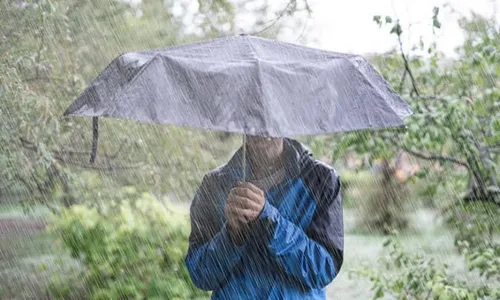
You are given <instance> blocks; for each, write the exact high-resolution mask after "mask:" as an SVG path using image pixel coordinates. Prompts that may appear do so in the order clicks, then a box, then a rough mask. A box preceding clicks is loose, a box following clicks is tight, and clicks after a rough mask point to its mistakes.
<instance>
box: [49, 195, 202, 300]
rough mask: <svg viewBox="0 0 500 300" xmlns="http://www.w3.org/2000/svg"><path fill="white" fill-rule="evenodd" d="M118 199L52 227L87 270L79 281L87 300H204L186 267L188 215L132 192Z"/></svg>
mask: <svg viewBox="0 0 500 300" xmlns="http://www.w3.org/2000/svg"><path fill="white" fill-rule="evenodd" d="M121 196H122V197H123V198H122V199H121V200H120V201H117V202H115V201H110V202H108V203H104V204H100V205H98V206H93V207H91V206H85V205H74V206H72V207H70V208H67V209H64V210H63V211H62V212H61V214H60V215H58V216H57V217H55V219H54V222H53V224H52V225H51V229H52V230H53V231H54V232H56V233H57V236H58V237H59V238H60V240H61V241H62V242H63V244H64V246H65V247H66V248H67V249H68V250H69V252H70V254H71V256H72V257H73V258H75V259H77V260H79V261H80V262H81V263H82V264H83V265H84V266H85V271H84V274H82V275H83V277H82V278H83V281H84V286H85V289H86V290H87V291H88V292H89V294H90V296H91V297H90V298H92V299H196V298H205V297H207V296H208V294H207V293H206V292H204V291H201V290H199V289H197V288H196V287H195V286H194V285H193V284H192V282H191V279H190V277H189V273H188V272H187V270H186V268H185V267H184V255H185V253H186V250H187V246H188V235H189V222H188V216H187V214H186V213H184V212H181V211H178V210H176V209H175V208H174V207H172V206H171V205H169V204H168V203H163V202H161V201H159V200H158V199H157V198H155V197H153V196H152V195H150V194H147V193H143V194H140V195H138V194H137V193H136V192H135V190H134V189H130V188H129V189H126V190H125V191H124V192H123V193H122V194H121ZM62 284H64V283H62ZM52 290H56V289H55V288H54V286H53V287H52Z"/></svg>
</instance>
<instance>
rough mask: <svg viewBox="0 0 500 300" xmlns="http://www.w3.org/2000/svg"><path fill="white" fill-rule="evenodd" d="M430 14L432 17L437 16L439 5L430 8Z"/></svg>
mask: <svg viewBox="0 0 500 300" xmlns="http://www.w3.org/2000/svg"><path fill="white" fill-rule="evenodd" d="M432 14H433V17H437V15H438V14H439V7H437V6H434V8H433V9H432Z"/></svg>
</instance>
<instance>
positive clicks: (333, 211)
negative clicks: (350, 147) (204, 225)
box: [259, 165, 344, 288]
mask: <svg viewBox="0 0 500 300" xmlns="http://www.w3.org/2000/svg"><path fill="white" fill-rule="evenodd" d="M312 172H313V173H314V174H310V175H308V176H309V178H308V179H307V180H305V181H306V184H307V185H308V187H309V189H310V190H311V192H312V193H313V195H314V197H315V199H316V201H317V207H316V212H315V214H314V216H313V219H312V221H311V224H310V226H309V228H308V230H307V233H306V232H304V231H303V230H302V229H301V228H299V227H297V226H296V225H295V224H293V223H292V222H290V221H288V220H286V219H285V218H284V217H282V216H281V215H280V213H279V212H278V210H277V209H276V208H275V207H273V206H272V205H270V204H269V203H268V202H267V201H266V204H265V206H264V209H263V211H262V214H261V216H260V218H259V219H260V220H261V222H259V223H262V221H263V222H265V223H268V224H269V225H270V226H269V227H268V228H270V230H269V236H268V238H269V240H268V245H267V247H268V249H269V252H270V253H271V255H272V256H273V258H274V261H276V262H277V264H278V265H279V266H280V267H281V269H282V270H283V271H284V272H285V273H286V274H288V275H290V276H291V277H293V278H294V279H296V280H298V282H299V283H300V284H301V285H303V286H305V287H307V288H323V287H325V286H326V285H328V284H329V283H330V282H331V281H332V280H333V279H334V278H335V276H336V275H337V274H338V272H339V270H340V268H341V266H342V261H343V240H344V231H343V220H342V199H341V191H340V180H339V177H338V176H337V175H336V173H335V171H334V170H332V169H330V168H327V167H326V166H322V165H320V166H317V167H315V169H314V170H313V171H312Z"/></svg>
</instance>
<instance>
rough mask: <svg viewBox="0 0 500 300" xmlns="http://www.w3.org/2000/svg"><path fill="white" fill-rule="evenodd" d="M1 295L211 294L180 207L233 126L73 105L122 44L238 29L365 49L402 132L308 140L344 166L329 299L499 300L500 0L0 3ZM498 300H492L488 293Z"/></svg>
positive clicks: (236, 141)
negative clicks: (97, 118)
mask: <svg viewBox="0 0 500 300" xmlns="http://www.w3.org/2000/svg"><path fill="white" fill-rule="evenodd" d="M0 16H1V19H0V299H205V298H208V297H209V294H208V293H206V292H203V291H200V290H198V289H196V288H195V287H194V286H193V284H192V283H191V281H190V279H189V276H188V274H187V271H186V270H185V268H184V265H183V260H184V255H185V253H186V249H187V238H188V235H189V232H190V229H189V215H188V213H189V204H190V201H191V199H192V197H193V195H194V192H195V190H196V188H197V186H198V184H199V183H200V182H201V179H202V177H203V175H204V174H205V173H206V172H208V171H209V170H211V169H213V168H215V167H217V166H219V165H221V164H223V163H225V162H226V161H227V160H228V159H229V158H230V156H231V155H232V154H233V153H234V151H236V150H237V148H238V147H239V146H240V145H241V136H237V135H232V134H226V133H223V132H209V131H202V130H195V129H190V128H182V127H175V126H168V125H156V124H139V123H137V122H133V121H124V120H115V119H102V120H101V122H100V125H101V126H100V127H101V128H100V143H99V150H98V155H97V161H96V162H95V163H94V164H89V162H88V161H89V156H90V149H91V141H92V124H91V121H90V120H89V119H85V118H63V117H62V113H63V111H64V110H65V108H66V107H67V106H68V105H69V104H70V103H71V102H72V101H73V99H74V98H76V97H77V96H78V94H79V93H81V92H82V91H83V89H84V88H85V86H86V84H88V83H89V82H90V81H91V80H92V79H93V78H94V77H95V76H96V75H97V74H98V73H99V72H100V71H101V70H102V69H103V68H105V67H106V66H107V65H108V64H109V63H110V61H111V60H112V59H113V58H115V57H116V56H117V55H118V54H120V53H123V52H128V51H135V50H143V49H151V48H165V47H168V46H172V45H178V44H184V43H189V42H195V41H200V40H206V39H209V38H215V37H220V36H225V35H233V34H239V33H248V34H255V35H259V36H263V37H268V38H275V39H279V40H282V41H287V42H292V43H298V44H303V45H308V46H314V47H318V48H322V49H327V50H332V51H338V52H349V53H355V54H361V55H364V56H365V57H367V58H368V59H369V61H370V62H372V63H373V64H374V65H375V67H376V68H377V70H378V71H379V72H380V73H381V74H382V75H383V76H384V77H385V78H386V79H387V80H388V81H389V82H390V83H391V85H392V86H393V88H394V89H395V90H396V91H397V92H398V93H400V94H401V95H402V96H403V98H404V99H405V100H406V101H408V102H409V103H410V104H411V106H412V108H413V110H414V112H415V114H414V115H412V116H411V117H409V118H407V119H406V122H407V128H406V130H388V131H380V132H360V133H349V134H342V135H331V136H319V137H297V139H299V140H300V141H301V142H303V143H304V144H305V145H307V146H308V147H309V148H310V149H311V150H312V152H313V153H314V154H315V156H316V157H317V158H319V159H321V160H323V161H325V162H327V163H329V164H331V165H333V166H334V167H335V168H336V169H337V170H338V171H339V173H340V175H341V180H342V184H343V193H344V222H345V231H346V234H345V259H344V266H343V268H342V270H341V273H340V274H339V275H338V276H337V278H336V279H335V281H334V282H333V283H332V284H331V285H330V286H329V287H328V290H327V291H328V297H329V299H353V298H357V299H372V298H383V299H500V217H499V216H500V188H499V184H498V180H499V179H500V178H499V177H498V176H499V170H500V159H499V154H500V135H499V132H500V24H499V20H500V2H499V1H493V0H475V1H469V0H450V1H441V0H435V1H433V0H425V1H418V2H417V1H410V0H352V1H341V0H331V1H325V0H322V1H320V0H307V1H306V0H280V1H272V3H271V1H268V0H255V1H252V0H250V1H242V0H212V1H208V0H198V1H194V0H191V1H187V0H164V1H149V0H142V1H141V0H128V1H126V0H99V1H98V0H57V1H56V0H53V1H50V0H33V1H18V0H2V1H0ZM497 297H498V298H497Z"/></svg>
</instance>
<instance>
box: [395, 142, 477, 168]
mask: <svg viewBox="0 0 500 300" xmlns="http://www.w3.org/2000/svg"><path fill="white" fill-rule="evenodd" d="M401 149H403V150H404V151H405V152H407V153H409V154H411V155H413V156H415V157H418V158H421V159H425V160H438V161H448V162H452V163H455V164H458V165H461V166H464V167H466V168H467V169H469V164H468V163H467V162H465V161H463V160H460V159H458V158H454V157H451V156H445V155H438V154H424V153H420V152H417V151H413V150H411V149H409V148H407V147H404V146H402V147H401Z"/></svg>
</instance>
